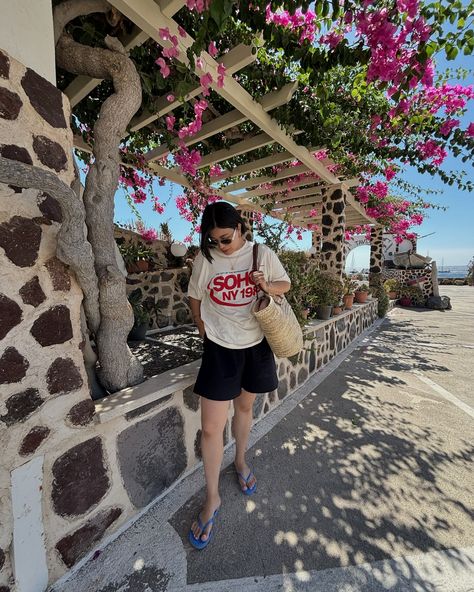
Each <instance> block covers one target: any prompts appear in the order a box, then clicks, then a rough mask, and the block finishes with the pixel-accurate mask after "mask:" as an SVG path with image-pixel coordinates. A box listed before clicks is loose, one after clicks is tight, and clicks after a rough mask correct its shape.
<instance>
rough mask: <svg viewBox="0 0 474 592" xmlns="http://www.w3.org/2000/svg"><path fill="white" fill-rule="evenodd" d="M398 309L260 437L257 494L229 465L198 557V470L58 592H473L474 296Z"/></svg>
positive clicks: (272, 418)
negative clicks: (193, 536) (431, 307)
mask: <svg viewBox="0 0 474 592" xmlns="http://www.w3.org/2000/svg"><path fill="white" fill-rule="evenodd" d="M441 293H442V294H446V295H448V296H450V297H451V298H452V303H453V310H452V311H446V312H438V311H427V310H426V311H425V310H423V311H421V310H414V309H413V310H412V309H401V308H396V309H395V310H394V311H392V313H391V314H390V315H389V317H388V318H386V319H385V320H384V321H382V322H380V323H378V324H377V325H376V326H375V328H373V329H371V330H370V331H369V332H368V333H366V334H364V335H363V336H361V338H360V339H359V340H357V342H355V343H354V344H353V345H352V346H351V347H350V348H349V350H346V352H344V354H343V355H341V356H339V357H338V358H337V359H335V360H333V361H332V362H331V364H330V365H329V366H328V367H326V368H325V369H324V370H323V371H322V372H320V373H318V374H317V375H316V376H313V377H312V378H311V380H310V381H309V382H308V383H307V384H306V385H305V386H304V387H303V388H302V389H300V390H299V391H298V392H297V393H295V394H294V395H292V396H291V397H290V398H288V399H287V400H285V401H284V403H283V405H281V406H280V407H279V408H278V409H277V410H276V411H275V412H273V413H272V414H270V415H269V416H267V417H266V418H264V419H263V420H262V421H261V422H260V423H259V424H258V425H257V426H256V428H255V429H254V430H253V432H252V448H251V450H250V451H249V460H250V464H251V465H252V467H253V468H254V470H255V473H256V476H257V478H258V492H257V493H256V494H255V495H254V496H252V497H246V496H243V495H242V494H240V492H239V489H238V487H237V481H236V478H235V474H234V473H233V471H232V468H231V465H229V463H230V462H231V460H232V449H229V450H228V451H227V452H226V461H225V464H226V468H224V470H223V473H222V488H221V496H222V499H223V505H222V508H221V511H220V514H219V517H218V521H217V524H216V530H215V537H214V540H213V541H212V543H211V544H210V545H209V547H208V548H207V549H206V550H205V551H202V552H198V551H195V550H193V549H192V548H191V547H190V545H189V544H188V543H187V541H186V537H187V532H188V529H189V525H190V522H191V520H192V518H193V516H194V515H195V513H196V511H197V510H198V509H199V507H200V503H201V500H202V498H203V489H202V486H203V478H202V470H198V471H195V472H194V473H192V474H191V475H189V476H187V477H186V478H185V479H183V480H182V481H181V482H180V483H179V484H178V485H177V486H176V487H175V488H174V489H173V491H171V492H170V493H169V494H168V495H167V496H166V497H164V498H163V499H162V500H160V501H159V502H158V503H157V504H155V506H153V507H152V508H150V509H149V510H148V512H146V513H145V514H144V515H142V516H141V517H140V518H139V519H138V520H137V521H136V522H135V523H134V524H133V525H132V526H131V527H130V528H129V529H128V530H126V531H125V532H123V533H122V534H121V535H120V536H118V537H117V538H116V539H115V540H114V541H113V542H112V543H111V544H110V545H108V546H107V547H106V548H105V549H103V551H102V553H101V554H100V555H99V557H98V558H97V559H95V560H94V561H89V562H88V563H86V564H85V565H84V566H83V567H82V568H81V569H80V570H79V571H78V572H77V573H76V574H75V575H74V576H73V577H72V579H69V580H68V581H66V582H64V583H62V584H60V585H59V584H58V585H56V586H55V587H54V592H63V591H64V592H65V591H66V590H67V591H74V592H86V591H87V592H146V591H152V592H158V591H160V592H161V591H169V592H172V591H173V592H174V591H178V590H180V591H183V592H211V591H212V592H221V591H226V592H227V591H229V592H232V591H234V590H238V591H239V592H240V591H242V590H245V591H246V592H257V591H258V592H260V591H265V592H268V591H270V592H272V591H277V590H278V591H280V590H282V591H285V592H292V591H321V592H371V591H382V590H384V591H385V590H390V591H391V592H398V591H412V590H413V591H429V592H435V591H436V592H438V591H439V592H441V591H442V592H448V591H453V592H468V591H470V592H472V591H473V590H474V522H473V513H472V512H473V509H474V497H473V496H474V493H473V492H474V472H473V463H472V459H473V443H474V422H473V418H474V402H473V400H474V396H473V386H472V385H473V383H474V370H473V368H474V289H472V288H469V287H448V286H446V287H441Z"/></svg>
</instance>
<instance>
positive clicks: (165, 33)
mask: <svg viewBox="0 0 474 592" xmlns="http://www.w3.org/2000/svg"><path fill="white" fill-rule="evenodd" d="M158 36H159V37H160V38H161V39H163V41H169V39H170V37H171V32H170V30H169V29H168V27H163V28H162V29H158Z"/></svg>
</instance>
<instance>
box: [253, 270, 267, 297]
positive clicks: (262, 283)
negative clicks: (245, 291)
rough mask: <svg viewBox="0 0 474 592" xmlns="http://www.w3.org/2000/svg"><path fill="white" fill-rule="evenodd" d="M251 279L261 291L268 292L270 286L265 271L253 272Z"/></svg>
mask: <svg viewBox="0 0 474 592" xmlns="http://www.w3.org/2000/svg"><path fill="white" fill-rule="evenodd" d="M250 279H251V280H252V281H253V283H254V284H255V285H256V286H258V287H259V288H260V289H261V290H263V291H264V292H268V288H269V285H268V282H267V281H266V279H265V275H264V273H263V271H252V273H251V274H250Z"/></svg>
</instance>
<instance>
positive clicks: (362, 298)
mask: <svg viewBox="0 0 474 592" xmlns="http://www.w3.org/2000/svg"><path fill="white" fill-rule="evenodd" d="M368 295H369V293H368V292H356V293H355V294H354V299H355V301H356V302H357V304H364V302H367V297H368Z"/></svg>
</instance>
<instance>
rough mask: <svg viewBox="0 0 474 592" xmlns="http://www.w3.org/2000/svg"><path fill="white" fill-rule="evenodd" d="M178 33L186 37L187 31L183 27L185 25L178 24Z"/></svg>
mask: <svg viewBox="0 0 474 592" xmlns="http://www.w3.org/2000/svg"><path fill="white" fill-rule="evenodd" d="M178 33H179V36H180V37H183V38H184V37H186V35H187V33H186V31H185V30H184V29H183V27H182V26H181V25H178Z"/></svg>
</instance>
